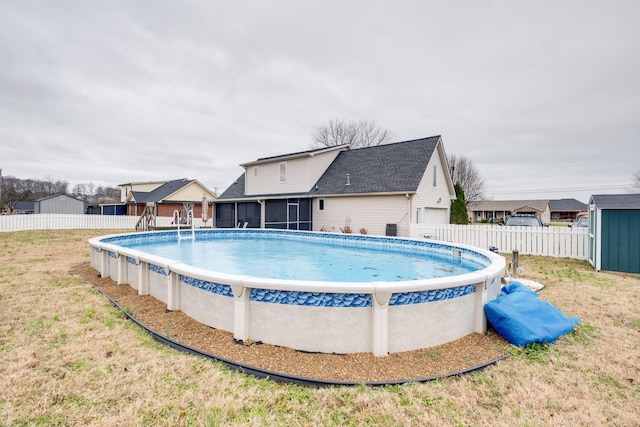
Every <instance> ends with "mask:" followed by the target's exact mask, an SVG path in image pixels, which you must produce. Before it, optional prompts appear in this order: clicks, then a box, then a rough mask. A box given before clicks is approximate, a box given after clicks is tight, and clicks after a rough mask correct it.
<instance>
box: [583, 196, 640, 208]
mask: <svg viewBox="0 0 640 427" xmlns="http://www.w3.org/2000/svg"><path fill="white" fill-rule="evenodd" d="M591 198H592V199H593V201H594V202H595V204H596V207H597V208H600V209H640V194H594V195H592V196H591Z"/></svg>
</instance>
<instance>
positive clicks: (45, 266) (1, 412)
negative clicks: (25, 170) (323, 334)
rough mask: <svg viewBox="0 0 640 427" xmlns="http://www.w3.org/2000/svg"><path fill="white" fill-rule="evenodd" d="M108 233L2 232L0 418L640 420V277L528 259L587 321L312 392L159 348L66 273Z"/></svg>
mask: <svg viewBox="0 0 640 427" xmlns="http://www.w3.org/2000/svg"><path fill="white" fill-rule="evenodd" d="M108 233H111V231H104V232H101V231H95V230H77V231H37V232H19V233H0V307H1V308H0V310H1V311H0V425H3V426H10V425H11V426H13V425H107V426H109V425H114V426H115V425H118V426H120V425H122V426H124V425H210V426H215V425H265V424H271V425H274V424H275V425H457V426H460V425H469V426H471V425H473V426H475V425H505V426H513V425H521V426H525V425H531V426H536V425H571V426H573V425H620V426H633V425H639V421H638V420H639V419H640V403H639V402H640V396H639V395H638V394H639V392H640V385H639V383H640V348H639V347H640V308H639V305H638V301H639V299H640V280H639V279H638V277H631V276H627V275H620V274H610V273H596V272H594V271H593V270H592V269H591V268H590V266H589V265H588V263H585V262H579V261H573V260H566V259H549V258H538V257H524V256H521V257H520V265H521V266H522V267H523V268H524V269H525V277H528V278H531V279H534V280H538V281H541V282H543V283H545V284H546V285H547V287H546V288H545V289H544V290H543V291H542V292H541V293H540V295H541V298H543V299H546V300H549V301H551V302H552V303H554V304H555V305H556V306H558V307H559V308H560V309H561V310H562V311H563V312H565V313H566V314H568V315H571V316H579V317H580V318H581V319H582V321H583V323H582V324H581V325H580V327H579V328H578V329H577V330H576V332H574V333H572V334H570V335H568V336H566V337H564V338H562V339H560V340H558V342H557V343H556V345H555V346H536V347H532V348H529V349H519V348H513V349H512V350H511V357H509V358H508V359H507V360H504V361H502V362H499V363H498V364H497V365H495V366H491V367H489V368H487V369H485V370H484V371H481V372H476V373H473V374H470V375H464V376H461V377H455V378H447V379H443V380H437V381H433V382H429V383H421V384H407V385H402V386H387V387H380V388H372V387H364V386H362V387H335V388H325V389H312V388H304V387H299V386H285V385H280V384H276V383H273V382H271V381H268V380H258V379H255V378H252V377H247V376H245V375H243V374H240V373H235V372H230V371H229V370H227V369H226V368H224V367H222V366H220V365H219V364H216V363H211V362H208V361H206V360H203V359H200V358H197V357H194V356H190V355H186V354H181V353H178V352H176V351H174V350H171V349H168V348H167V347H164V346H162V345H160V344H157V343H155V342H154V341H153V340H151V339H150V338H149V337H148V336H147V335H145V334H144V333H142V332H141V331H140V330H139V329H138V328H137V327H136V326H134V325H133V324H132V323H131V322H129V321H127V320H126V319H125V318H123V316H122V315H121V314H120V313H118V312H117V311H116V310H115V309H114V308H113V307H112V306H111V305H110V304H109V303H108V302H107V301H106V300H105V298H104V297H102V296H101V295H100V294H98V293H97V292H96V291H95V290H93V288H92V287H90V286H89V285H87V284H86V283H84V282H83V281H81V280H79V279H77V278H75V277H73V276H71V275H70V274H69V270H70V269H71V268H72V267H73V266H75V265H77V264H80V263H84V262H87V261H88V256H89V247H88V244H87V243H86V241H87V239H88V238H89V237H93V236H96V235H100V234H108Z"/></svg>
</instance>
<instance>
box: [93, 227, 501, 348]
mask: <svg viewBox="0 0 640 427" xmlns="http://www.w3.org/2000/svg"><path fill="white" fill-rule="evenodd" d="M89 243H90V245H91V247H92V248H93V250H92V256H91V265H92V266H93V267H94V268H96V269H97V270H99V271H100V274H101V275H102V276H103V277H111V278H112V279H114V280H116V281H117V282H118V283H119V284H125V283H126V284H129V285H130V286H131V287H133V288H134V289H137V291H138V293H139V294H141V295H151V296H153V297H155V298H157V299H159V300H161V301H163V302H164V303H165V304H167V309H168V310H181V311H182V312H184V313H185V314H187V315H188V316H190V317H192V318H194V319H195V320H197V321H199V322H201V323H203V324H205V325H208V326H210V327H213V328H217V329H221V330H225V331H229V332H231V333H233V335H234V338H235V339H236V340H242V341H246V340H254V341H260V342H264V343H269V344H274V345H281V346H287V347H291V348H294V349H297V350H302V351H314V352H324V353H354V352H372V353H374V354H375V355H379V356H383V355H386V354H388V353H390V352H391V353H392V352H400V351H408V350H416V349H419V348H425V347H431V346H434V345H439V344H444V343H446V342H449V341H453V340H456V339H458V338H461V337H463V336H465V335H468V334H470V333H473V332H485V331H486V319H485V317H484V310H483V307H484V304H486V303H487V302H488V301H489V300H492V299H494V298H496V297H497V295H498V293H499V290H500V283H501V279H502V274H503V272H504V267H505V260H504V258H503V257H502V256H500V255H498V254H495V253H493V252H490V251H485V250H482V249H478V248H471V247H467V246H461V245H452V244H448V243H444V242H436V241H427V240H413V239H402V238H396V237H376V236H366V235H350V234H336V233H318V232H304V231H284V230H262V229H213V230H211V229H209V230H196V231H195V232H192V231H190V232H189V233H186V232H185V231H182V234H181V235H180V238H179V235H178V232H176V231H162V232H148V233H131V234H120V235H111V236H102V237H97V238H93V239H90V241H89Z"/></svg>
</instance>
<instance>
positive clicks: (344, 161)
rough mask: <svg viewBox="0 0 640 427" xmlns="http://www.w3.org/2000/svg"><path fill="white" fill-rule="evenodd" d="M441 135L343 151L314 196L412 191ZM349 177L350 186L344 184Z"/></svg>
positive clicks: (415, 188) (317, 184)
mask: <svg viewBox="0 0 640 427" xmlns="http://www.w3.org/2000/svg"><path fill="white" fill-rule="evenodd" d="M439 140H440V136H433V137H430V138H422V139H416V140H412V141H405V142H396V143H393V144H385V145H377V146H375V147H367V148H359V149H356V150H349V151H342V152H341V153H340V154H338V156H337V157H336V159H335V160H334V161H333V163H332V164H331V165H330V166H329V167H328V168H327V170H326V171H325V173H324V174H323V175H322V176H321V177H320V179H319V180H318V182H317V183H316V186H317V190H315V186H314V187H313V188H312V190H311V191H310V194H313V195H329V194H336V195H337V194H364V193H398V192H414V191H416V190H417V189H418V185H419V184H420V180H421V179H422V177H423V176H424V174H425V170H426V168H427V164H428V163H429V160H430V159H431V156H432V155H433V152H434V150H435V148H436V145H437V143H438V141H439ZM347 174H349V182H350V185H346V183H347Z"/></svg>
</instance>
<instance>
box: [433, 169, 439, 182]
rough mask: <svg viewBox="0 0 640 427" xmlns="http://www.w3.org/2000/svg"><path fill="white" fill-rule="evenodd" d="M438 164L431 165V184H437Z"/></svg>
mask: <svg viewBox="0 0 640 427" xmlns="http://www.w3.org/2000/svg"><path fill="white" fill-rule="evenodd" d="M437 178H438V165H433V186H434V187H435V186H436V185H437V184H438V180H437Z"/></svg>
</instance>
